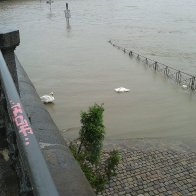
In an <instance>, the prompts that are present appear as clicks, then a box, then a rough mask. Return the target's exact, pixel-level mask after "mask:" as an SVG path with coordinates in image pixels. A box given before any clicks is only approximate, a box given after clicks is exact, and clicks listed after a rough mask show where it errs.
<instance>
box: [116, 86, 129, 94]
mask: <svg viewBox="0 0 196 196" xmlns="http://www.w3.org/2000/svg"><path fill="white" fill-rule="evenodd" d="M114 90H115V91H116V92H117V93H123V92H129V91H130V89H128V88H124V87H119V88H115V89H114Z"/></svg>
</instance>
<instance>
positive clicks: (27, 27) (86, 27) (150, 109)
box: [0, 0, 196, 139]
mask: <svg viewBox="0 0 196 196" xmlns="http://www.w3.org/2000/svg"><path fill="white" fill-rule="evenodd" d="M69 8H70V10H71V15H72V18H71V20H70V25H71V26H70V27H68V26H67V25H66V20H65V18H64V12H63V11H64V9H65V1H61V0H59V1H57V0H56V1H54V3H53V4H52V12H51V13H50V9H49V5H48V4H46V2H45V1H43V0H41V1H38V0H37V1H22V0H20V1H2V2H0V25H1V27H2V26H8V27H15V28H18V29H19V30H20V35H21V44H20V46H19V47H17V50H16V54H17V55H18V58H19V59H20V61H21V63H22V65H23V66H24V68H25V69H26V71H27V73H28V74H29V76H30V78H31V80H32V81H33V83H34V85H35V87H36V89H37V91H38V92H39V94H40V95H42V94H45V93H49V92H51V91H53V92H54V93H55V99H56V100H55V103H54V104H53V105H48V106H46V107H47V109H48V111H49V112H50V114H51V115H52V117H53V119H54V120H55V122H56V124H57V125H58V127H59V129H60V130H62V133H63V134H64V135H65V136H66V137H69V138H72V137H75V136H76V135H77V131H78V129H79V127H80V111H81V110H86V109H87V108H88V106H90V105H92V104H94V103H95V102H96V103H104V107H105V113H104V121H105V126H106V132H107V138H110V139H113V138H140V137H187V138H194V137H195V136H196V130H195V127H196V121H195V114H196V95H194V94H191V93H189V92H187V91H185V90H183V89H181V88H180V87H179V86H177V85H176V84H174V83H172V82H171V81H167V80H165V79H164V78H163V77H161V76H160V75H159V74H155V73H153V72H152V71H151V70H148V69H146V68H145V67H144V66H143V65H142V64H140V63H138V62H137V61H136V60H134V59H130V58H129V57H128V56H127V55H124V54H123V53H122V52H120V51H118V50H116V49H115V48H113V47H112V46H111V45H110V44H108V42H107V41H108V40H109V39H113V40H117V41H118V43H119V44H120V45H121V46H125V47H127V48H130V49H133V50H134V51H136V52H139V53H141V54H143V55H145V56H148V57H150V58H152V59H155V60H158V61H160V62H163V63H165V64H169V65H171V66H174V67H175V68H179V69H182V70H184V71H186V72H188V73H192V74H195V73H196V45H195V43H196V37H195V34H196V12H195V9H196V2H195V1H194V0H186V1H185V0H181V1H177V0H174V1H169V0H158V1H157V0H149V1H146V0H139V1H138V0H137V1H136V0H122V1H117V0H93V1H92V0H83V1H81V0H71V1H69ZM120 86H124V87H126V88H129V89H130V92H129V93H126V94H117V93H115V92H114V88H117V87H120Z"/></svg>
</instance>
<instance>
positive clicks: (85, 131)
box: [70, 104, 120, 193]
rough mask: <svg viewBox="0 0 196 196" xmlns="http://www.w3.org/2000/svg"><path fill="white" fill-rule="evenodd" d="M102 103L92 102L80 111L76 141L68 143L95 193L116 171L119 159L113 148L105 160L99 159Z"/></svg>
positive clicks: (101, 134)
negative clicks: (79, 126) (83, 110)
mask: <svg viewBox="0 0 196 196" xmlns="http://www.w3.org/2000/svg"><path fill="white" fill-rule="evenodd" d="M103 112H104V108H103V104H102V105H98V104H94V105H93V106H91V107H89V109H88V111H87V112H81V114H80V116H81V124H82V126H81V129H80V132H79V138H78V140H77V141H78V142H79V145H77V144H76V143H73V142H72V143H71V144H70V150H71V151H72V153H73V155H74V157H75V158H76V160H77V161H78V162H79V164H80V166H81V169H82V170H83V172H84V174H85V176H86V178H87V179H88V181H89V182H90V184H91V186H92V187H93V188H94V189H95V191H96V193H98V192H101V191H103V190H104V187H105V184H106V183H107V182H108V181H109V180H110V178H111V177H112V176H114V175H115V174H116V173H115V171H116V168H117V165H118V163H119V161H120V155H119V152H118V151H116V150H113V151H111V152H110V153H109V157H108V159H107V160H105V161H101V155H102V148H103V140H104V136H105V127H104V125H103Z"/></svg>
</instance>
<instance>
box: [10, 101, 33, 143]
mask: <svg viewBox="0 0 196 196" xmlns="http://www.w3.org/2000/svg"><path fill="white" fill-rule="evenodd" d="M10 103H11V105H12V106H11V109H12V113H13V121H14V122H15V124H16V126H17V127H18V129H19V133H20V134H22V135H23V136H24V137H25V144H26V145H29V144H30V142H29V137H28V134H33V130H32V128H31V127H30V125H29V124H28V121H27V120H26V119H25V118H24V115H23V111H22V108H21V105H20V103H16V104H14V103H13V102H12V101H10Z"/></svg>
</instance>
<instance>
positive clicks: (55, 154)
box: [16, 59, 95, 196]
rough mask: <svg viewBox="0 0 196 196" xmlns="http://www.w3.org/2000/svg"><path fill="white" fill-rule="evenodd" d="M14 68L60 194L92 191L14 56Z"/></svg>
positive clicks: (25, 106)
mask: <svg viewBox="0 0 196 196" xmlns="http://www.w3.org/2000/svg"><path fill="white" fill-rule="evenodd" d="M16 68H17V75H18V82H19V91H20V96H21V101H22V103H23V106H24V108H25V110H26V113H27V115H28V116H30V118H31V123H32V127H33V130H34V134H35V136H36V138H37V141H38V142H39V144H40V148H41V151H42V153H43V155H44V157H45V159H46V161H47V164H48V166H49V170H50V172H51V175H52V177H53V179H54V181H55V183H56V186H57V189H58V191H59V193H60V195H62V196H65V195H68V196H76V195H80V196H82V195H84V196H88V195H95V194H94V192H93V190H92V188H91V187H90V185H89V183H88V181H87V180H86V178H85V176H84V174H83V172H82V171H81V169H80V167H79V165H78V163H77V162H76V161H75V159H74V158H73V156H72V155H71V153H70V151H69V148H68V146H67V144H66V141H65V140H64V138H63V137H62V136H61V134H60V132H59V130H58V128H57V126H56V125H55V123H54V122H53V120H52V118H51V117H50V115H49V113H48V112H47V110H46V109H45V106H44V105H43V103H42V102H41V101H40V98H39V96H38V94H37V92H36V89H35V87H34V86H33V84H32V82H31V81H30V79H29V77H28V76H27V74H26V72H25V71H24V69H23V67H22V66H21V65H20V63H19V61H18V60H17V59H16ZM65 112H66V111H65Z"/></svg>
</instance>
